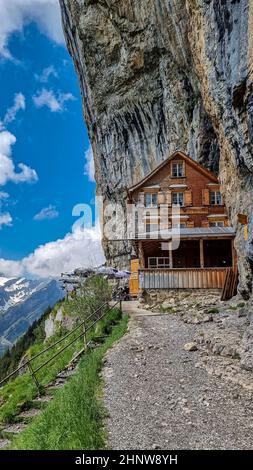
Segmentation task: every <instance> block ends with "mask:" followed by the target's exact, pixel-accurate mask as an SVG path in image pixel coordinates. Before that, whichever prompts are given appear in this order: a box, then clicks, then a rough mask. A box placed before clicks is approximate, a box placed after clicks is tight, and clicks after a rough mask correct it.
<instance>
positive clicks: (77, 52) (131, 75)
mask: <svg viewBox="0 0 253 470" xmlns="http://www.w3.org/2000/svg"><path fill="white" fill-rule="evenodd" d="M60 4H61V9H62V18H63V26H64V31H65V36H66V41H67V45H68V48H69V51H70V53H71V55H72V58H73V60H74V63H75V67H76V70H77V73H78V76H79V81H80V87H81V92H82V97H83V107H84V115H85V120H86V123H87V126H88V130H89V135H90V140H91V143H92V147H93V152H94V158H95V168H96V181H97V191H98V194H101V195H102V196H103V198H104V201H105V202H107V201H109V200H110V201H111V200H113V201H124V198H125V188H126V187H127V186H130V185H132V184H133V183H135V182H136V181H137V180H139V179H140V178H141V177H143V176H144V175H145V174H147V173H148V172H149V171H150V170H151V169H153V168H154V167H155V166H156V165H157V164H158V163H159V162H161V161H162V160H163V159H165V158H166V157H167V156H168V154H170V153H172V152H173V151H175V150H182V151H184V152H186V153H188V154H190V155H191V157H193V158H195V159H196V160H198V161H199V162H201V163H203V164H205V165H206V166H207V167H208V168H210V169H212V170H213V171H215V172H217V173H218V174H219V177H220V180H221V183H222V190H223V195H224V197H225V202H226V205H227V207H228V210H229V216H230V220H231V223H232V224H233V225H234V226H235V227H236V228H237V237H236V247H237V251H238V258H239V260H238V261H239V270H240V290H241V293H242V294H243V295H244V296H245V297H247V296H249V294H250V292H251V288H252V268H251V266H252V261H253V247H252V235H251V232H252V201H253V182H252V169H253V159H252V146H253V145H252V142H253V140H252V137H253V94H252V79H253V3H252V2H250V1H249V0H223V1H215V0H60ZM239 212H240V213H244V214H247V215H248V216H249V221H250V223H249V234H250V235H249V239H248V240H247V241H246V240H244V237H243V227H241V226H240V225H239V224H238V221H237V214H238V213H239ZM104 247H105V252H106V256H107V258H108V259H110V263H112V262H114V263H115V264H116V265H118V266H120V265H122V264H124V262H125V261H126V255H127V254H128V253H129V252H130V250H131V247H130V246H129V245H128V244H124V243H116V244H115V243H114V244H109V243H104Z"/></svg>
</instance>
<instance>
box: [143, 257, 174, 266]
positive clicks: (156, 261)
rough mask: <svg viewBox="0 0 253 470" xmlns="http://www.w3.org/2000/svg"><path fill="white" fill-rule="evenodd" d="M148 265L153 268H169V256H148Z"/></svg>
mask: <svg viewBox="0 0 253 470" xmlns="http://www.w3.org/2000/svg"><path fill="white" fill-rule="evenodd" d="M148 267H149V268H153V269H166V268H170V259H169V258H149V259H148Z"/></svg>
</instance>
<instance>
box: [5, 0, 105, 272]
mask: <svg viewBox="0 0 253 470" xmlns="http://www.w3.org/2000/svg"><path fill="white" fill-rule="evenodd" d="M2 1H3V0H0V13H1V8H5V6H4V7H3V5H2V4H1V2H2ZM27 1H28V4H29V2H30V1H31V0H26V2H27ZM37 1H38V2H39V0H33V2H34V3H33V6H34V4H36V2H37ZM43 1H44V3H45V5H44V6H43V8H45V10H44V11H43V8H42V9H41V0H40V5H39V10H36V15H34V17H35V19H36V21H34V20H33V18H30V16H28V17H27V15H26V11H23V10H22V12H18V11H17V10H18V8H19V5H18V4H17V0H9V3H11V2H13V9H14V11H15V8H16V9H17V10H16V13H20V14H21V22H20V24H18V28H17V25H16V23H15V22H14V26H13V30H11V31H9V32H8V34H7V33H5V31H4V32H2V37H3V35H4V34H5V38H4V43H2V45H1V27H0V53H1V52H2V53H1V54H0V121H2V124H1V127H0V273H2V274H4V275H9V276H10V275H12V276H13V275H23V274H25V275H32V276H43V277H45V276H49V275H57V274H58V273H59V272H60V271H62V270H66V269H72V268H73V267H77V266H80V265H87V264H91V263H92V262H94V261H96V262H100V261H101V260H102V251H101V247H100V242H99V237H98V230H97V229H96V228H94V229H93V232H92V231H90V232H89V231H87V233H86V237H85V240H84V241H83V242H82V237H80V236H78V237H77V235H75V234H74V235H73V234H71V227H72V224H73V223H74V221H75V219H74V218H73V216H72V209H73V207H74V206H75V205H76V204H80V203H87V204H90V201H92V200H93V199H94V197H95V182H94V180H93V177H92V160H90V161H89V162H87V157H91V150H90V149H89V140H88V135H87V131H86V128H85V125H84V122H83V116H82V104H81V97H80V91H79V87H78V80H77V76H76V73H75V70H74V67H73V64H72V61H71V59H70V57H69V54H68V52H67V50H66V48H65V45H64V43H63V40H62V37H61V33H60V32H59V33H58V36H56V38H55V37H54V34H55V31H53V32H52V34H51V31H50V28H51V24H53V25H54V21H55V22H57V24H58V26H59V16H58V14H59V12H58V11H57V8H58V4H57V6H56V4H55V1H56V2H57V0H43ZM43 1H42V3H43ZM52 4H54V8H55V9H54V10H52ZM28 6H29V5H28ZM52 11H53V13H52ZM55 12H56V13H55ZM4 13H5V11H4ZM7 13H8V15H11V13H10V12H7ZM44 13H45V15H46V14H47V13H48V16H49V20H48V25H46V26H45V24H44V22H45V17H44ZM29 15H30V13H29ZM40 15H41V17H42V18H43V23H41V21H40ZM52 15H53V20H54V21H52ZM11 19H12V18H11ZM14 20H15V21H16V17H15V18H14ZM10 29H11V28H10ZM17 29H18V31H17ZM1 46H2V47H1ZM1 139H2V141H1ZM15 139H16V142H14V141H15ZM1 142H2V144H1ZM1 145H2V150H1ZM1 155H2V156H1ZM1 158H2V166H1ZM10 163H11V165H12V167H13V165H14V166H15V169H14V170H13V168H12V170H10ZM20 163H22V164H24V165H26V167H25V170H24V168H23V167H19V166H18V165H19V164H20ZM7 166H8V168H7ZM6 168H7V169H6ZM1 171H2V177H1ZM22 172H23V174H22V175H20V173H22ZM4 175H5V176H4ZM87 247H89V251H92V250H93V249H94V253H96V256H95V260H93V259H92V257H90V258H89V257H88V258H87V256H86V254H85V251H87ZM49 252H50V255H49ZM71 252H72V255H71ZM49 258H50V259H49ZM77 263H78V264H77Z"/></svg>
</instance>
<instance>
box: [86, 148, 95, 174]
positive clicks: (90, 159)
mask: <svg viewBox="0 0 253 470" xmlns="http://www.w3.org/2000/svg"><path fill="white" fill-rule="evenodd" d="M85 160H86V162H85V165H84V174H85V175H87V176H88V178H89V181H95V165H94V156H93V152H92V148H91V146H90V147H89V148H88V150H86V152H85Z"/></svg>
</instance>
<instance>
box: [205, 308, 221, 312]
mask: <svg viewBox="0 0 253 470" xmlns="http://www.w3.org/2000/svg"><path fill="white" fill-rule="evenodd" d="M207 313H219V309H218V308H217V307H213V308H210V309H209V310H208V312H207Z"/></svg>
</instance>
